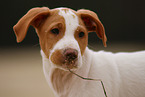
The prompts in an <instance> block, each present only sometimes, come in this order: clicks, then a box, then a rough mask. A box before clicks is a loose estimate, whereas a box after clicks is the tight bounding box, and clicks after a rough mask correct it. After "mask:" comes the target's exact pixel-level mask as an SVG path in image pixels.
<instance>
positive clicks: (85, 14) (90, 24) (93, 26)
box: [77, 9, 107, 47]
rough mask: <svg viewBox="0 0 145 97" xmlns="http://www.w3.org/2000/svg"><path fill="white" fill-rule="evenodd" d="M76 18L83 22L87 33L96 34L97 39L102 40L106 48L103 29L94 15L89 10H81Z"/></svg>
mask: <svg viewBox="0 0 145 97" xmlns="http://www.w3.org/2000/svg"><path fill="white" fill-rule="evenodd" d="M77 14H78V16H80V18H81V19H82V20H83V22H84V24H85V26H86V28H87V30H88V32H96V34H97V35H98V37H99V38H100V39H102V41H103V44H104V46H105V47H106V46H107V45H106V41H107V38H106V35H105V29H104V26H103V24H102V23H101V21H100V20H99V18H98V16H97V14H96V13H94V12H93V11H90V10H85V9H81V10H78V11H77Z"/></svg>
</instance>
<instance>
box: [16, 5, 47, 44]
mask: <svg viewBox="0 0 145 97" xmlns="http://www.w3.org/2000/svg"><path fill="white" fill-rule="evenodd" d="M49 13H50V10H49V8H47V7H42V8H39V7H37V8H32V9H30V10H29V11H28V12H27V13H26V14H25V15H24V16H23V17H22V18H21V19H20V20H19V21H18V23H17V24H16V25H15V26H14V27H13V29H14V32H15V34H16V38H17V42H21V41H23V39H24V38H25V36H26V33H27V30H28V28H29V26H30V25H32V26H33V27H34V28H38V27H39V25H40V24H41V23H42V22H43V20H45V19H46V18H47V16H48V15H49Z"/></svg>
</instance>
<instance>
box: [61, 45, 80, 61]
mask: <svg viewBox="0 0 145 97" xmlns="http://www.w3.org/2000/svg"><path fill="white" fill-rule="evenodd" d="M64 57H65V60H67V61H74V60H76V59H77V57H78V51H77V50H75V49H72V48H68V49H66V50H64Z"/></svg>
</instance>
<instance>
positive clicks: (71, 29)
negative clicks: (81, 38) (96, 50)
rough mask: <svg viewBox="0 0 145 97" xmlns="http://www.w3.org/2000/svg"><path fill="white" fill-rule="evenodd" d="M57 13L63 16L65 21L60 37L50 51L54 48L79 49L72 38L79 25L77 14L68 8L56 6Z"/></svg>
mask: <svg viewBox="0 0 145 97" xmlns="http://www.w3.org/2000/svg"><path fill="white" fill-rule="evenodd" d="M58 10H59V13H58V14H59V15H60V16H62V17H63V18H64V21H65V23H64V24H65V32H64V36H63V37H62V39H60V40H59V41H58V42H57V43H56V45H55V46H54V48H53V49H52V51H54V50H56V49H65V48H74V49H77V50H78V51H79V45H78V42H77V41H76V39H75V38H74V33H75V30H76V29H77V27H78V26H79V20H78V16H77V15H76V14H75V13H74V12H73V11H72V10H70V9H65V8H58Z"/></svg>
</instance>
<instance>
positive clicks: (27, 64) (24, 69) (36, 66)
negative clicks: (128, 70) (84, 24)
mask: <svg viewBox="0 0 145 97" xmlns="http://www.w3.org/2000/svg"><path fill="white" fill-rule="evenodd" d="M90 48H92V49H95V50H106V51H113V52H118V51H129V52H130V51H138V50H145V44H141V43H136V44H135V43H132V44H127V43H119V44H109V45H108V47H107V48H103V47H100V46H97V47H95V46H93V47H92V46H90ZM0 97H54V95H53V93H52V91H51V89H50V88H49V86H48V84H47V82H46V80H45V77H44V75H43V70H42V61H41V56H40V50H39V48H38V47H27V48H23V47H21V48H8V47H7V48H0Z"/></svg>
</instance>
